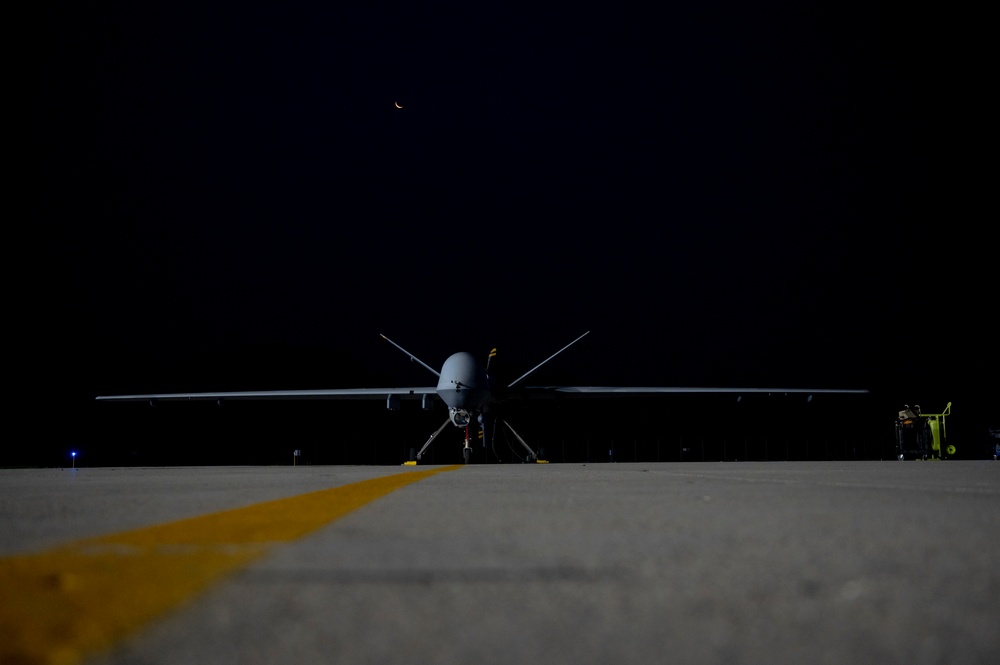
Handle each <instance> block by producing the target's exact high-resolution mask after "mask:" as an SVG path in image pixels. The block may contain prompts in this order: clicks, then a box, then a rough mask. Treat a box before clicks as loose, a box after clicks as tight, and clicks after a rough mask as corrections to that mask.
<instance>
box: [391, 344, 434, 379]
mask: <svg viewBox="0 0 1000 665" xmlns="http://www.w3.org/2000/svg"><path fill="white" fill-rule="evenodd" d="M379 336H380V337H381V338H382V339H384V340H385V341H387V342H389V343H390V344H392V345H393V346H394V347H396V348H397V349H399V350H400V351H402V352H403V353H405V354H406V355H408V356H410V360H411V361H413V362H415V363H420V364H421V365H423V366H424V367H426V368H427V369H428V370H430V371H431V372H433V373H434V376H436V377H438V378H441V372H439V371H437V370H436V369H434V368H433V367H431V366H430V365H428V364H427V363H425V362H424V361H423V360H421V359H420V358H418V357H416V356H415V355H413V354H412V353H410V352H409V351H407V350H406V349H404V348H403V347H401V346H400V345H399V344H396V343H395V342H394V341H392V340H391V339H389V338H388V337H386V336H385V335H383V334H382V333H379Z"/></svg>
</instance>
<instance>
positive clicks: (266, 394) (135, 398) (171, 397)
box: [96, 386, 437, 402]
mask: <svg viewBox="0 0 1000 665" xmlns="http://www.w3.org/2000/svg"><path fill="white" fill-rule="evenodd" d="M436 393H437V389H436V388H434V387H431V386H427V387H421V388H332V389H317V390H242V391H234V392H218V393H150V394H146V395H100V396H98V397H97V398H96V399H97V400H99V401H106V402H160V401H164V402H165V401H185V400H212V401H220V400H230V399H232V400H237V399H242V400H249V399H385V398H387V397H390V396H392V397H401V398H408V397H413V398H417V397H422V396H424V395H435V394H436Z"/></svg>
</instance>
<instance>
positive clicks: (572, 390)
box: [522, 386, 868, 397]
mask: <svg viewBox="0 0 1000 665" xmlns="http://www.w3.org/2000/svg"><path fill="white" fill-rule="evenodd" d="M659 393H678V394H696V393H715V394H722V393H733V394H750V393H757V394H759V393H765V394H768V395H781V394H785V393H803V394H809V395H819V394H837V395H864V394H867V393H868V391H867V390H863V389H854V388H849V389H838V388H702V387H689V388H682V387H675V386H532V387H526V388H523V389H522V396H524V397H532V396H543V395H545V394H548V395H552V396H554V395H555V394H558V395H565V396H573V395H576V396H581V397H582V396H607V395H643V394H659Z"/></svg>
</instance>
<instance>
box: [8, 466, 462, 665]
mask: <svg viewBox="0 0 1000 665" xmlns="http://www.w3.org/2000/svg"><path fill="white" fill-rule="evenodd" d="M459 468H461V465H455V466H446V467H440V468H435V469H428V470H426V471H406V472H404V473H397V474H394V475H391V476H385V477H382V478H373V479H371V480H364V481H361V482H358V483H352V484H350V485H344V486H341V487H333V488H331V489H327V490H320V491H318V492H310V493H308V494H301V495H299V496H293V497H289V498H286V499H278V500H275V501H267V502H265V503H259V504H255V505H252V506H247V507H244V508H236V509H234V510H227V511H223V512H220V513H212V514H209V515H202V516H200V517H193V518H190V519H185V520H179V521H176V522H167V523H165V524H158V525H155V526H151V527H147V528H143V529H136V530H134V531H125V532H122V533H117V534H112V535H108V536H101V537H97V538H88V539H85V540H79V541H76V542H73V543H70V544H67V545H63V546H61V547H57V548H55V549H52V550H49V551H46V552H40V553H38V554H29V555H23V556H12V557H4V558H0V663H3V664H4V665H7V664H8V663H9V664H11V665H14V664H17V665H22V664H25V665H27V664H35V663H43V664H45V665H73V664H75V663H79V662H80V661H81V660H82V659H83V658H84V657H85V656H86V655H87V654H89V653H91V652H93V651H97V650H100V649H105V648H108V647H110V646H112V645H113V644H114V643H115V642H117V641H118V640H120V639H121V638H122V637H124V636H125V635H128V634H129V633H131V632H133V631H135V630H137V629H138V628H141V627H142V626H143V625H145V624H146V623H147V622H149V621H150V620H151V619H154V618H156V617H158V616H160V615H162V614H163V613H164V612H166V611H167V610H170V609H172V608H174V607H177V606H178V605H180V604H181V603H183V602H185V601H187V600H189V599H191V598H192V597H193V596H194V595H195V594H197V593H198V592H200V591H202V590H204V589H205V588H206V587H207V586H208V585H209V584H211V583H213V582H215V581H217V580H219V579H220V578H222V577H223V576H224V575H227V574H230V573H232V572H234V571H236V570H237V569H239V568H240V567H242V566H245V565H246V564H248V563H250V562H251V561H254V560H256V559H258V558H260V557H261V556H263V555H264V554H265V553H267V551H268V549H269V548H270V547H271V546H273V545H275V544H278V543H282V542H287V541H290V540H294V539H296V538H300V537H302V536H304V535H306V534H307V533H309V532H311V531H314V530H316V529H318V528H320V527H321V526H323V525H325V524H328V523H329V522H331V521H333V520H335V519H338V518H340V517H343V516H344V515H346V514H348V513H350V512H351V511H353V510H356V509H357V508H360V507H361V506H364V505H365V504H367V503H370V502H371V501H374V500H375V499H378V498H379V497H382V496H385V495H386V494H389V493H390V492H393V491H395V490H397V489H399V488H401V487H404V486H406V485H409V484H411V483H415V482H417V481H419V480H423V479H424V478H427V477H428V476H432V475H434V474H436V473H441V472H442V471H453V470H455V469H459Z"/></svg>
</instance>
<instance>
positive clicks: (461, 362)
mask: <svg viewBox="0 0 1000 665" xmlns="http://www.w3.org/2000/svg"><path fill="white" fill-rule="evenodd" d="M588 334H590V331H587V332H585V333H583V334H582V335H580V336H579V337H577V338H576V339H574V340H573V341H572V342H570V343H569V344H567V345H566V346H564V347H563V348H561V349H559V350H558V351H556V352H555V353H553V354H552V355H551V356H549V357H548V358H546V359H545V360H543V361H542V362H540V363H538V364H537V365H535V366H534V367H533V368H531V369H530V370H528V371H527V372H525V373H524V374H522V375H521V376H520V377H518V378H517V379H514V380H513V381H511V382H510V383H508V384H507V385H506V386H499V385H497V383H496V377H495V376H494V375H493V374H492V373H491V372H490V361H492V360H493V358H494V357H495V356H496V349H493V350H492V351H490V353H489V356H488V357H487V359H486V364H485V365H484V364H482V363H480V362H479V361H478V360H477V359H476V357H475V356H473V355H472V354H471V353H468V352H466V351H460V352H458V353H454V354H452V355H450V356H448V359H447V360H445V361H444V364H443V365H442V366H441V371H440V372H439V371H437V370H435V369H434V368H432V367H431V366H430V365H428V364H427V363H425V362H423V361H422V360H420V359H419V358H417V357H416V356H414V355H413V354H412V353H410V352H409V351H407V350H406V349H404V348H403V347H401V346H400V345H399V344H396V343H395V342H393V341H392V340H391V339H389V338H388V337H386V336H385V335H382V339H384V340H385V341H387V342H389V343H390V344H392V345H393V346H395V347H396V348H397V349H399V350H400V351H402V352H403V353H405V354H406V355H408V356H409V357H410V360H411V361H414V362H417V363H419V364H420V365H422V366H423V367H425V368H427V370H428V371H430V372H431V373H432V374H435V375H436V376H437V377H438V381H437V385H436V386H424V387H412V388H333V389H317V390H250V391H236V392H197V393H159V394H147V395H101V396H99V397H97V398H96V399H98V400H101V401H148V402H149V403H150V404H155V403H156V402H158V401H170V400H173V401H184V400H211V401H216V402H218V403H220V404H221V403H223V402H224V401H226V400H254V399H256V400H275V399H311V400H318V399H385V400H386V408H388V409H390V410H395V409H398V408H399V400H400V399H417V398H419V399H420V400H421V403H422V406H423V408H424V409H430V408H431V407H432V406H433V402H434V396H435V395H436V396H437V397H438V398H439V399H441V401H443V402H444V403H445V404H446V405H447V406H448V418H447V420H445V421H444V423H442V424H441V426H440V427H439V428H438V429H437V431H436V432H434V433H433V434H431V436H430V437H429V438H428V439H427V441H426V442H425V443H424V445H423V447H422V448H421V449H420V451H419V452H418V453H417V454H416V460H411V461H410V462H407V464H415V463H416V461H417V460H420V459H421V458H422V457H423V454H424V452H425V451H426V450H427V448H428V447H429V446H430V445H431V443H433V442H434V440H435V439H436V438H437V437H438V436H439V435H440V434H441V432H442V431H444V429H445V427H447V426H448V424H449V423H451V424H453V425H454V426H455V427H459V428H465V446H464V448H463V450H462V456H463V459H464V461H465V462H466V463H468V462H469V460H470V458H471V457H472V447H471V445H470V441H469V427H470V425H471V423H472V421H473V418H475V419H476V421H477V423H478V424H479V427H480V430H481V432H482V436H483V445H484V446H485V445H487V444H488V441H489V436H488V430H489V429H491V428H490V427H489V425H490V424H492V426H493V427H492V429H495V428H496V424H497V422H498V421H499V422H500V423H502V424H503V425H504V426H505V427H506V428H507V429H508V430H510V432H511V433H512V434H513V435H514V437H515V438H516V439H517V440H518V442H519V443H520V444H521V445H522V446H524V449H525V450H526V451H527V454H528V459H529V460H531V461H536V462H537V461H540V460H539V459H538V454H537V453H536V452H535V451H534V450H533V449H532V448H531V446H529V445H528V444H527V442H525V440H524V439H523V438H522V437H521V435H520V434H518V433H517V431H516V430H515V429H514V428H513V427H512V426H511V424H510V423H509V422H507V420H506V419H504V418H502V417H495V416H494V414H495V411H496V407H497V406H498V405H499V404H500V403H501V402H503V401H506V400H510V399H532V398H539V397H553V396H555V395H567V396H568V395H579V396H584V395H590V396H608V395H641V394H655V393H739V394H743V393H776V394H783V393H806V394H809V395H810V399H811V396H812V394H816V393H837V394H864V393H867V392H868V391H867V390H861V389H844V390H841V389H827V388H819V389H813V388H678V387H664V386H659V387H658V386H649V387H644V386H525V387H521V386H519V384H520V383H521V382H522V381H523V380H524V379H526V378H527V377H528V376H530V375H531V374H532V373H534V372H535V371H536V370H537V369H538V368H540V367H542V366H543V365H544V364H545V363H547V362H549V361H550V360H552V359H553V358H555V357H556V356H557V355H559V354H560V353H562V352H563V351H565V350H566V349H568V348H569V347H571V346H573V345H574V344H576V343H577V342H579V341H580V340H581V339H583V338H584V337H586V336H587V335H588Z"/></svg>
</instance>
